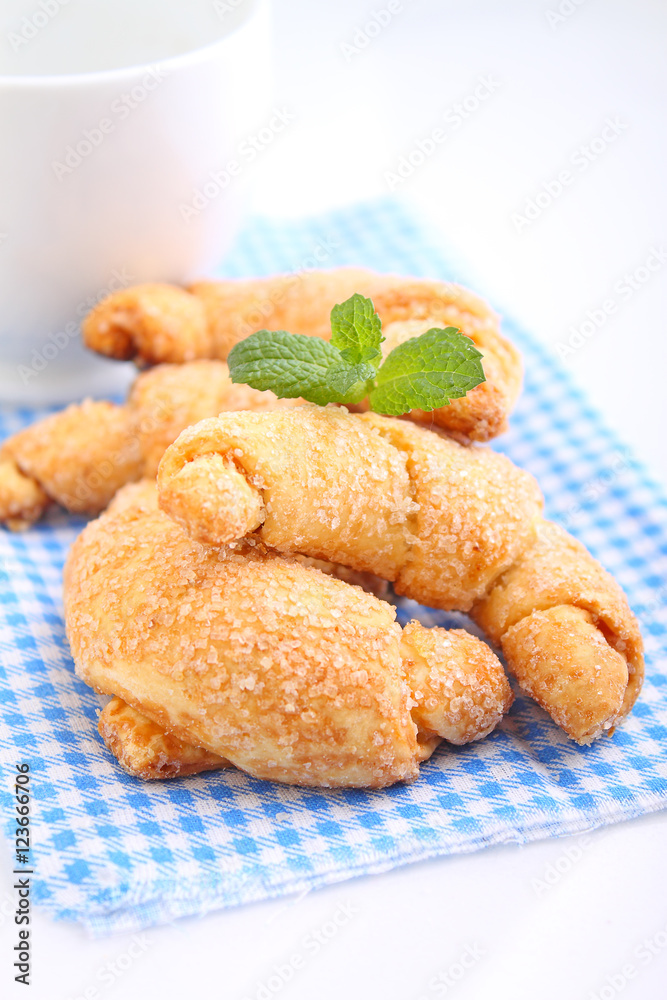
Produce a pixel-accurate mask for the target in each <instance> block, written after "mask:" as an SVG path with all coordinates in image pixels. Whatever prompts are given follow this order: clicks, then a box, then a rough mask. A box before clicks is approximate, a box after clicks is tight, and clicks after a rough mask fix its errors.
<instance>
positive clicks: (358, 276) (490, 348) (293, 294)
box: [83, 268, 521, 441]
mask: <svg viewBox="0 0 667 1000" xmlns="http://www.w3.org/2000/svg"><path fill="white" fill-rule="evenodd" d="M355 292H359V293H360V294H362V295H365V296H367V297H369V298H371V299H372V300H373V303H374V305H375V308H376V309H377V311H378V313H379V315H380V318H381V320H382V323H383V327H384V333H385V336H386V337H387V345H386V346H387V348H390V347H392V346H395V345H396V344H398V343H401V342H402V341H403V340H405V339H407V338H408V337H412V336H415V335H417V334H419V333H423V332H424V331H426V330H428V329H430V328H432V327H443V326H455V327H457V328H458V329H460V330H461V331H462V333H464V334H465V335H466V336H468V337H470V339H471V340H472V341H473V343H474V344H475V346H476V347H477V348H478V349H479V350H480V351H481V353H482V355H483V366H484V371H485V374H486V382H483V383H482V384H481V385H479V386H477V387H476V388H474V389H472V390H471V391H470V392H469V393H468V394H467V395H466V396H464V397H463V398H461V399H455V400H452V402H451V403H450V404H449V405H448V406H445V407H442V408H440V409H437V410H434V411H433V413H429V414H425V413H424V412H422V411H418V410H417V411H413V412H412V414H411V416H412V417H413V419H415V420H417V421H418V422H426V423H429V424H434V425H435V426H438V427H442V428H443V429H444V430H446V431H447V432H448V433H449V434H451V435H453V436H456V437H458V438H460V439H462V440H475V441H487V440H489V438H492V437H495V436H496V435H497V434H500V433H502V431H503V430H505V429H506V426H507V416H508V414H509V413H510V411H511V409H512V407H513V406H514V403H515V401H516V398H517V396H518V394H519V390H520V387H521V360H520V356H519V353H518V351H517V350H516V348H514V347H513V345H512V344H511V343H510V342H509V341H508V340H506V339H505V337H503V336H502V334H501V333H500V323H499V319H498V317H497V315H496V314H495V313H494V312H493V311H492V310H491V309H490V308H489V306H488V305H487V304H486V303H485V302H484V301H483V300H482V299H481V298H479V297H478V296H476V295H474V294H473V293H472V292H469V291H468V290H467V289H465V288H462V287H461V286H459V285H454V284H451V283H449V282H443V281H431V280H427V279H423V278H404V277H400V276H397V275H392V274H376V273H374V272H372V271H365V270H361V269H359V268H338V269H335V270H331V271H319V270H318V271H309V272H306V273H304V274H300V275H294V274H283V275H275V276H273V277H269V278H251V279H242V280H239V279H230V280H226V281H201V282H196V283H195V284H193V285H191V286H190V287H189V289H183V288H176V287H174V286H172V285H159V284H152V285H137V286H135V287H133V288H127V289H123V290H122V291H120V292H116V293H114V294H113V295H110V296H108V297H107V298H106V299H104V300H103V301H102V302H100V303H99V304H98V305H97V306H95V308H94V309H93V310H92V311H91V312H90V313H89V315H88V316H87V317H86V319H85V321H84V324H83V337H84V341H85V343H86V344H87V345H88V346H89V347H91V348H92V349H93V350H95V351H98V352H99V353H101V354H106V355H108V356H110V357H114V358H121V359H128V358H136V359H137V361H138V362H139V363H140V364H155V363H157V362H160V361H168V362H175V363H181V362H184V361H189V360H193V359H194V358H218V359H220V360H226V358H227V356H228V354H229V352H230V350H231V349H232V347H233V346H234V345H235V344H237V343H238V342H239V341H240V340H243V338H244V337H247V336H248V335H249V334H251V333H254V332H255V331H257V330H260V329H267V330H288V331H290V332H291V333H300V334H304V335H309V336H318V337H323V338H325V339H328V338H329V336H330V333H331V330H330V321H329V315H330V312H331V309H332V308H333V306H334V305H335V304H336V303H338V302H343V301H344V300H345V299H347V298H349V297H350V296H351V295H353V294H354V293H355Z"/></svg>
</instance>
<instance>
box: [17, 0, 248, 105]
mask: <svg viewBox="0 0 667 1000" xmlns="http://www.w3.org/2000/svg"><path fill="white" fill-rule="evenodd" d="M266 6H267V0H248V4H247V7H248V10H247V14H246V16H245V17H244V18H243V19H242V20H241V21H240V22H239V23H238V24H237V25H236V26H235V27H233V28H232V29H231V31H229V32H228V33H227V34H226V35H221V36H220V38H216V39H215V41H213V42H207V43H206V44H205V45H199V46H197V48H194V49H189V50H188V51H187V52H181V53H179V54H178V55H175V56H166V57H165V58H164V59H153V60H152V61H151V62H143V63H133V64H132V65H131V66H120V67H118V68H117V69H100V70H97V69H96V70H84V71H82V72H81V73H27V74H25V75H23V76H21V75H19V74H13V73H0V88H4V89H9V88H10V87H17V88H18V87H25V88H26V89H28V88H31V87H33V88H35V87H44V86H48V87H76V86H85V85H89V84H91V83H93V84H98V83H107V82H108V83H114V82H115V81H120V82H121V83H122V81H123V79H124V78H128V79H130V78H132V77H136V76H137V75H139V74H141V73H148V72H149V71H150V70H151V69H154V68H155V67H156V66H158V67H160V69H163V68H164V69H165V70H172V69H174V70H179V69H182V68H186V67H187V66H190V65H192V64H195V63H197V62H201V61H203V60H204V59H206V58H207V57H208V56H209V54H210V53H211V52H212V50H213V49H217V48H218V47H220V46H222V45H224V44H225V43H226V42H228V41H230V39H232V38H234V37H235V36H236V35H238V33H239V32H240V31H243V30H244V29H245V28H247V27H248V26H249V25H250V24H251V23H252V21H253V20H254V19H255V18H256V17H257V16H258V14H259V13H260V11H261V9H262V8H266Z"/></svg>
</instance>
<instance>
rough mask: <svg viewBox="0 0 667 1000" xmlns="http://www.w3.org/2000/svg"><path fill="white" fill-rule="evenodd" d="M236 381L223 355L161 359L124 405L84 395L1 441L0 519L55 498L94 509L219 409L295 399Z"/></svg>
mask: <svg viewBox="0 0 667 1000" xmlns="http://www.w3.org/2000/svg"><path fill="white" fill-rule="evenodd" d="M298 403H299V400H287V399H285V400H278V399H276V397H275V396H274V394H273V393H272V392H258V391H257V390H256V389H251V388H250V386H247V385H234V384H233V383H232V381H231V379H230V377H229V371H228V369H227V365H226V364H225V363H224V362H223V361H192V362H190V363H188V364H183V365H159V366H157V367H156V368H153V369H151V370H150V371H147V372H144V373H143V374H141V375H139V377H138V378H137V379H136V380H135V382H134V384H133V386H132V388H131V390H130V393H129V396H128V400H127V403H126V404H125V405H124V406H116V405H115V404H114V403H109V402H92V401H91V400H86V401H84V402H83V403H81V404H80V405H78V406H69V407H67V409H65V410H63V411H61V412H59V413H55V414H53V415H52V416H50V417H47V418H46V419H44V420H40V421H38V422H37V423H35V424H33V425H32V426H31V427H27V428H26V429H25V430H23V431H20V432H19V433H18V434H15V435H14V436H13V437H11V438H9V439H8V440H7V441H5V442H4V444H3V445H2V446H1V447H0V523H3V522H4V523H6V524H7V525H8V526H9V527H11V528H15V529H17V528H25V527H28V526H29V525H30V524H32V523H33V522H34V521H36V520H37V518H39V517H40V516H41V514H42V513H43V512H44V510H45V509H46V508H47V507H48V506H49V505H50V504H51V503H52V502H56V503H59V504H60V505H61V506H63V507H65V508H66V509H67V510H69V511H72V512H73V513H80V514H98V513H99V512H100V511H101V510H103V509H104V508H105V507H106V506H107V504H108V503H109V501H110V500H111V498H112V497H113V496H114V494H115V493H116V492H117V490H119V489H120V487H121V486H123V485H125V483H128V482H131V481H133V480H136V479H138V478H140V477H142V476H146V477H151V476H155V475H156V474H157V467H158V463H159V461H160V459H161V458H162V455H163V453H164V450H165V448H167V446H168V445H170V444H171V443H172V441H174V440H175V439H176V438H177V437H178V435H179V434H180V432H181V431H182V430H183V429H184V428H185V427H188V426H189V425H190V424H193V423H196V422H197V421H198V420H201V419H203V418H204V417H210V416H215V415H216V414H217V413H220V411H221V410H227V409H231V410H242V409H245V408H250V409H257V410H261V409H270V408H271V407H274V406H279V407H289V406H296V405H298Z"/></svg>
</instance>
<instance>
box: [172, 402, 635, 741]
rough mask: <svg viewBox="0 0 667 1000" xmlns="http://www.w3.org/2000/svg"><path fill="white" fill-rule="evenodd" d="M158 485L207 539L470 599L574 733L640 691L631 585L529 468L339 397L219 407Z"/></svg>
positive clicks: (617, 710) (403, 590)
mask: <svg viewBox="0 0 667 1000" xmlns="http://www.w3.org/2000/svg"><path fill="white" fill-rule="evenodd" d="M158 486H159V493H160V505H161V507H162V509H163V510H165V511H167V513H169V514H170V516H172V517H173V518H175V519H176V520H177V521H178V522H179V523H180V524H182V525H184V526H185V527H186V529H187V530H188V532H190V534H191V535H192V537H193V538H196V539H198V540H199V541H201V542H203V543H206V544H210V545H219V544H229V543H231V542H234V541H235V540H237V539H242V538H244V537H246V536H250V537H253V538H256V539H258V540H260V541H261V542H262V543H264V544H265V545H269V546H271V547H273V548H275V549H278V550H280V551H282V552H287V553H293V552H302V553H304V554H305V555H308V556H314V557H319V558H324V559H331V560H333V561H335V562H339V563H342V564H344V565H347V566H352V567H353V568H355V569H358V570H363V571H366V572H371V573H375V574H377V575H379V576H382V577H385V578H386V579H387V580H390V581H393V584H394V589H395V590H396V591H397V593H400V594H405V595H406V596H408V597H411V598H413V599H414V600H416V601H419V602H420V603H422V604H426V605H430V606H432V607H436V608H444V609H448V610H458V611H470V612H471V613H472V614H473V615H474V616H475V617H476V619H477V620H478V621H479V622H480V624H481V625H482V627H483V628H485V629H486V630H487V632H488V634H489V635H490V637H491V638H492V639H493V640H494V641H495V642H496V643H497V644H499V645H501V646H502V649H503V652H504V654H505V657H506V659H507V662H508V666H509V668H510V670H512V672H513V673H514V674H516V676H517V678H518V680H519V682H520V684H521V685H522V687H523V688H524V689H525V690H526V691H527V692H528V693H529V694H531V695H532V696H533V697H535V698H536V700H537V701H538V702H539V703H540V704H541V705H542V706H543V707H544V708H546V709H547V711H549V712H550V713H551V715H552V716H553V718H554V719H555V720H556V722H558V723H559V725H561V726H562V728H563V729H564V730H565V732H566V733H567V734H568V735H569V736H571V737H572V738H573V739H575V740H577V741H578V742H580V743H589V742H591V740H593V739H595V738H596V737H597V736H598V735H600V734H601V733H602V732H605V731H609V730H611V729H613V727H614V726H615V725H616V723H617V722H619V721H620V720H621V719H622V718H623V717H624V716H625V715H627V713H628V712H629V711H630V709H631V708H632V705H633V704H634V702H635V700H636V698H637V695H638V693H639V690H640V688H641V683H642V678H643V654H642V643H641V636H640V634H639V629H638V626H637V622H636V619H635V618H634V615H633V614H632V612H631V610H630V608H629V606H628V603H627V600H626V598H625V595H624V594H623V592H622V590H621V589H620V587H619V586H618V584H617V583H616V582H615V581H614V580H613V578H612V577H611V576H610V575H609V574H608V573H606V572H605V571H604V570H603V569H602V567H601V566H600V565H599V564H598V563H597V562H596V561H595V560H594V559H593V557H592V556H590V555H589V553H588V552H587V551H586V550H585V549H584V547H583V546H582V545H580V544H579V543H578V542H575V541H574V539H572V538H571V537H570V536H569V535H568V534H567V532H565V531H563V530H562V529H559V528H557V527H556V526H555V525H552V524H550V523H549V522H546V521H544V520H543V518H542V514H541V508H542V502H541V497H540V494H539V490H538V488H537V486H536V484H535V482H534V480H533V479H532V477H530V476H528V475H527V474H526V473H525V472H523V471H521V470H520V469H518V468H517V467H516V466H514V465H513V464H512V463H511V462H510V461H509V460H508V459H506V458H504V457H503V456H500V455H497V454H495V453H494V452H491V451H489V450H488V449H484V448H478V447H465V446H462V445H459V444H457V443H456V442H454V441H452V440H449V439H447V438H444V437H442V436H439V435H437V434H434V433H432V432H431V431H428V430H425V429H423V428H420V427H418V426H416V425H415V424H413V423H410V422H407V421H403V420H396V419H393V418H389V417H381V416H378V415H377V414H373V413H366V414H363V415H354V414H349V413H347V412H346V411H345V410H341V409H336V408H332V407H330V408H322V407H313V406H306V407H303V408H300V409H299V410H294V411H291V412H290V411H282V412H281V411H275V412H272V413H264V414H255V413H231V414H221V415H220V416H219V417H217V418H213V419H208V420H204V421H202V422H201V423H200V424H196V425H194V426H192V427H190V428H188V429H187V430H186V431H184V432H183V434H181V435H180V437H179V438H178V439H177V440H176V442H175V443H174V444H173V445H172V446H171V447H170V448H169V449H167V451H166V452H165V455H164V457H163V459H162V462H161V464H160V469H159V474H158Z"/></svg>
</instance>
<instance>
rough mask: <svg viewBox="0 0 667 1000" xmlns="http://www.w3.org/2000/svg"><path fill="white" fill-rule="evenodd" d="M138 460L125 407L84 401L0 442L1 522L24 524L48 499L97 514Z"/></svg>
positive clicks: (138, 467) (135, 473) (134, 474)
mask: <svg viewBox="0 0 667 1000" xmlns="http://www.w3.org/2000/svg"><path fill="white" fill-rule="evenodd" d="M142 469H143V461H142V457H141V449H140V445H139V441H138V440H137V437H136V435H135V434H134V432H133V428H132V425H131V422H130V421H129V420H128V413H127V409H126V407H123V406H116V405H115V404H114V403H108V402H93V401H92V400H90V399H88V400H84V402H83V403H81V404H79V405H77V406H68V407H67V409H65V410H61V411H60V412H59V413H54V414H52V415H51V416H49V417H46V418H45V419H44V420H40V421H38V422H37V423H35V424H33V425H32V426H31V427H26V429H25V430H22V431H19V433H18V434H14V436H13V437H11V438H8V439H7V440H6V441H5V442H4V443H3V444H2V446H1V447H0V523H2V522H4V523H6V524H7V525H8V526H9V527H12V528H24V527H28V526H29V525H30V524H31V523H32V522H33V521H35V520H37V518H38V517H40V516H41V514H42V513H43V512H44V510H45V509H46V508H47V507H48V506H49V504H51V503H52V502H56V503H59V504H60V505H61V506H63V507H65V508H66V509H67V510H69V511H72V512H73V513H79V514H97V513H99V511H101V510H103V509H104V507H106V505H107V504H108V503H109V501H110V500H111V498H112V496H113V495H114V494H115V493H116V491H117V490H118V489H120V487H121V486H123V485H124V484H125V483H128V482H131V481H132V480H134V479H138V478H139V476H140V475H141V473H142Z"/></svg>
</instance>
